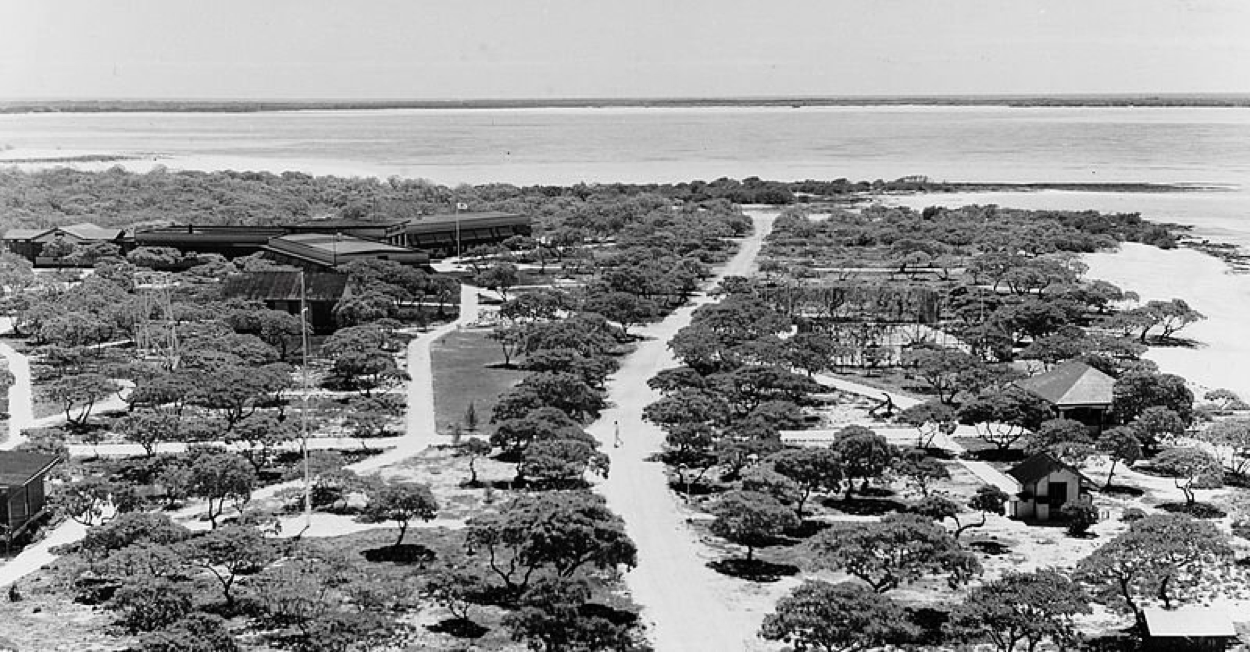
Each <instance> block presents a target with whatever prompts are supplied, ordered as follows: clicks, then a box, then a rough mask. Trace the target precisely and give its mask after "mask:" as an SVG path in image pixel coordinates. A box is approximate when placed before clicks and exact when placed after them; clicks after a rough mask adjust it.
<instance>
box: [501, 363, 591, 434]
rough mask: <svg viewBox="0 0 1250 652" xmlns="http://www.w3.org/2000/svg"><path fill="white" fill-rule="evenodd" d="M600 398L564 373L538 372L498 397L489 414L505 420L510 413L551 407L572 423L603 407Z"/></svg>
mask: <svg viewBox="0 0 1250 652" xmlns="http://www.w3.org/2000/svg"><path fill="white" fill-rule="evenodd" d="M605 405H606V403H605V402H604V400H603V396H602V395H601V394H600V393H599V392H597V391H595V390H594V389H593V388H592V387H590V386H589V385H587V384H586V383H585V382H583V381H582V379H581V378H578V377H577V376H575V375H573V374H568V373H552V372H549V371H542V372H538V373H534V374H530V375H529V376H526V377H525V379H524V380H522V381H521V382H520V383H518V384H517V385H516V387H514V388H513V389H511V390H510V391H508V392H507V393H505V394H504V395H503V396H501V397H500V399H499V402H498V403H496V404H495V409H494V412H493V414H492V417H494V418H495V419H494V420H498V418H499V417H501V416H502V417H503V418H508V416H504V415H509V414H510V413H516V412H522V413H524V412H528V411H529V410H530V409H533V408H538V407H553V408H556V409H558V410H560V411H562V412H564V413H565V414H567V415H569V416H570V417H572V418H573V419H574V420H576V421H579V422H580V421H583V420H584V419H585V418H586V417H588V416H589V417H593V416H596V415H598V414H599V411H600V410H602V409H603V408H604V407H605Z"/></svg>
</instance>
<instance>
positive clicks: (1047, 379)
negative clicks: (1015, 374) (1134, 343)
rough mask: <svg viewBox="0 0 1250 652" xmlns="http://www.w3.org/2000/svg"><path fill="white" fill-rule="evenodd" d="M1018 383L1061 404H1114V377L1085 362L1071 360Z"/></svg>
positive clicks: (1017, 382)
mask: <svg viewBox="0 0 1250 652" xmlns="http://www.w3.org/2000/svg"><path fill="white" fill-rule="evenodd" d="M1016 385H1017V386H1019V387H1021V388H1022V389H1027V390H1029V391H1030V392H1033V393H1034V394H1037V395H1038V396H1040V397H1042V398H1044V399H1046V400H1047V401H1050V403H1051V404H1053V405H1057V406H1060V407H1064V406H1078V405H1111V395H1112V388H1113V387H1114V386H1115V379H1114V378H1112V377H1111V376H1108V375H1107V374H1104V373H1103V372H1101V371H1098V370H1097V369H1095V368H1093V367H1091V366H1089V365H1087V364H1085V363H1084V362H1080V361H1079V360H1069V361H1067V362H1065V363H1063V364H1061V365H1059V366H1057V367H1055V368H1054V369H1051V370H1050V371H1047V372H1046V373H1043V374H1038V375H1036V376H1033V377H1032V378H1025V379H1024V380H1019V381H1016Z"/></svg>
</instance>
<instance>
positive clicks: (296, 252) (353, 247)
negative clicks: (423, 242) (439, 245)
mask: <svg viewBox="0 0 1250 652" xmlns="http://www.w3.org/2000/svg"><path fill="white" fill-rule="evenodd" d="M262 250H263V251H265V253H266V256H267V257H268V258H272V259H274V260H276V261H278V262H281V263H286V264H290V265H296V266H299V267H303V268H305V269H312V270H321V271H325V270H332V269H334V268H336V267H338V266H339V265H342V264H344V263H349V262H351V261H353V260H390V261H394V262H397V263H400V264H403V265H413V266H420V267H424V266H428V265H429V264H430V256H429V254H427V253H425V252H423V251H416V250H414V249H409V248H407V247H402V246H397V245H391V244H386V243H383V242H374V241H373V240H364V239H362V238H356V237H353V236H350V235H342V234H338V233H292V234H289V235H284V236H281V237H277V238H271V239H270V240H269V243H268V244H266V245H265V246H264V247H263V248H262Z"/></svg>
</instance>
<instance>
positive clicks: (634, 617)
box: [577, 602, 638, 627]
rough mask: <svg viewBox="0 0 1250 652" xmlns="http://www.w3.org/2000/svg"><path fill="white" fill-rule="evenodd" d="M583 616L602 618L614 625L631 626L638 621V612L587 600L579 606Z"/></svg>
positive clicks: (578, 611)
mask: <svg viewBox="0 0 1250 652" xmlns="http://www.w3.org/2000/svg"><path fill="white" fill-rule="evenodd" d="M577 613H578V615H579V616H581V617H583V618H602V619H603V620H606V621H608V622H610V623H612V624H613V625H617V626H623V627H629V626H633V625H634V624H635V623H637V622H638V614H637V613H634V612H632V611H628V610H625V609H616V608H614V607H609V606H608V605H606V604H599V603H597V602H587V603H586V604H583V605H581V606H579V607H578V608H577Z"/></svg>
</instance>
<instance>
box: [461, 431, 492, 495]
mask: <svg viewBox="0 0 1250 652" xmlns="http://www.w3.org/2000/svg"><path fill="white" fill-rule="evenodd" d="M460 451H461V452H462V453H464V454H465V455H468V456H469V484H470V485H471V486H474V487H476V486H477V468H476V467H475V466H474V464H475V463H476V462H477V459H478V458H479V457H484V456H486V455H490V451H491V445H490V444H489V443H488V442H487V441H486V440H484V439H480V438H478V437H470V438H468V439H467V440H465V442H464V443H463V444H461V445H460Z"/></svg>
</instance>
